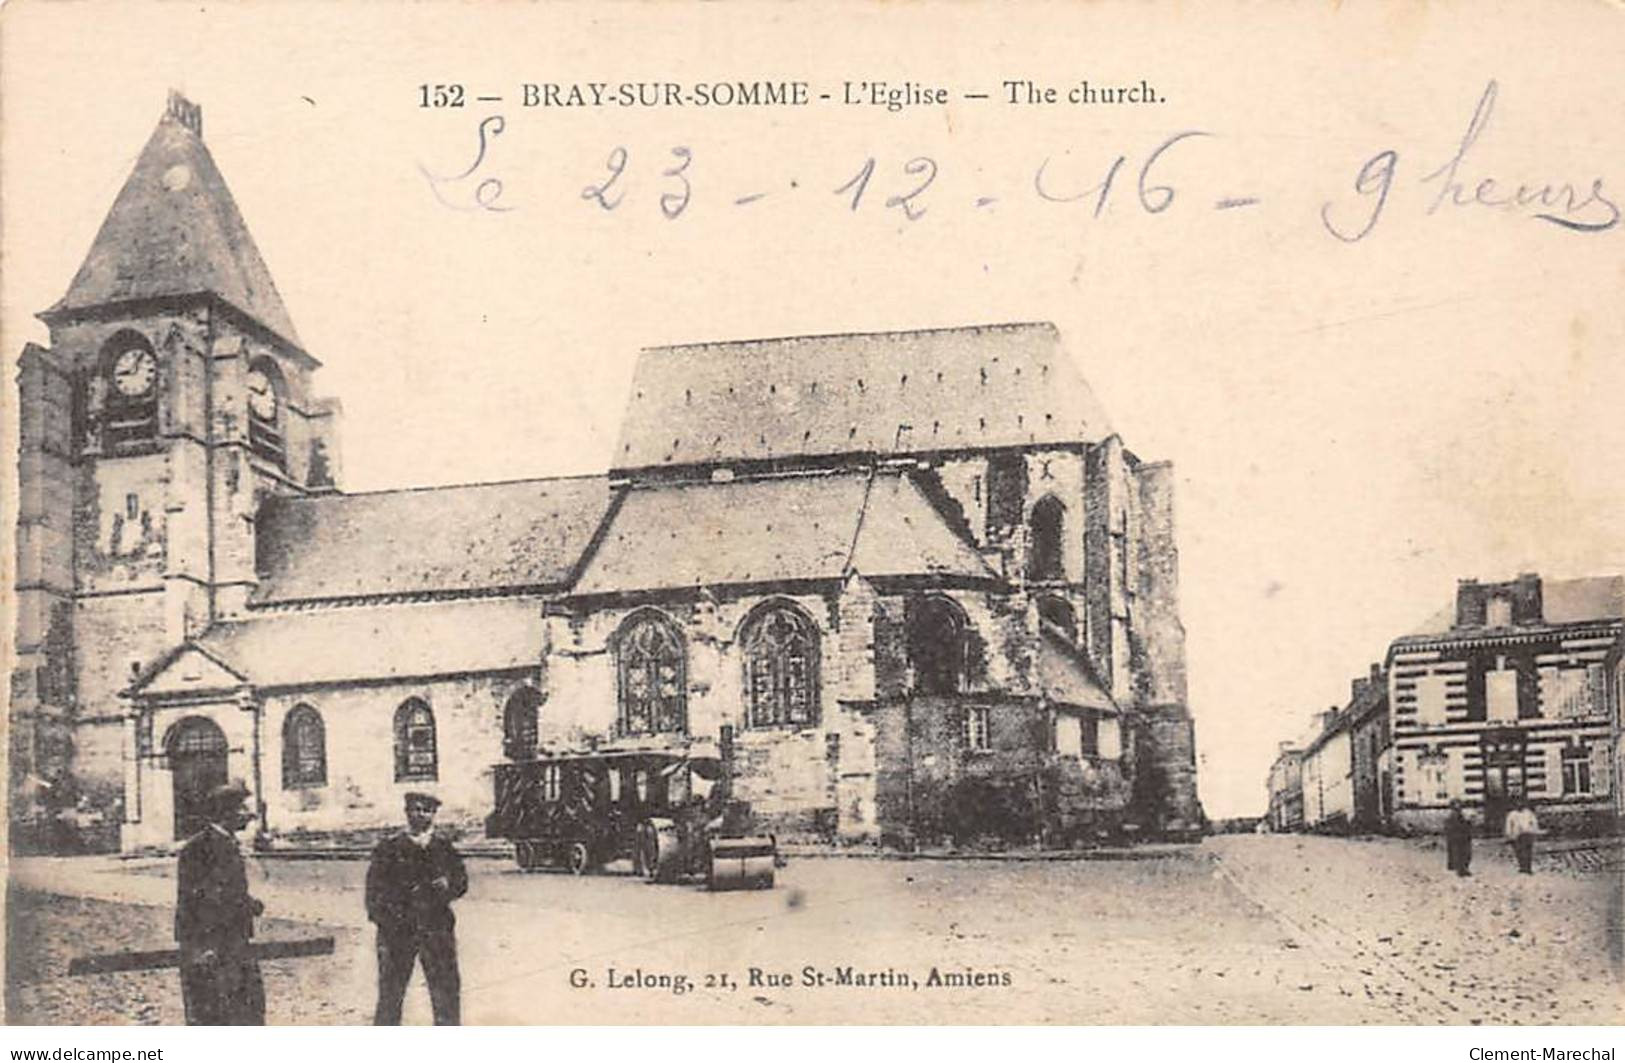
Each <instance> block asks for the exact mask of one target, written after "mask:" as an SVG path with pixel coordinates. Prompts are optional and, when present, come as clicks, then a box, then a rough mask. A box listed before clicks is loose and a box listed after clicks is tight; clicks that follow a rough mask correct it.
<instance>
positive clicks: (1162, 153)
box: [418, 80, 1620, 244]
mask: <svg viewBox="0 0 1625 1063" xmlns="http://www.w3.org/2000/svg"><path fill="white" fill-rule="evenodd" d="M424 88H425V89H426V90H427V89H431V88H432V89H435V90H440V89H447V90H450V89H456V88H457V86H424ZM1498 92H1499V86H1498V85H1497V83H1496V82H1495V81H1493V80H1492V81H1490V82H1489V83H1488V85H1487V86H1486V87H1485V89H1484V91H1483V94H1482V95H1481V96H1480V97H1479V100H1478V105H1477V107H1476V108H1475V110H1474V111H1473V114H1472V117H1471V119H1470V120H1469V121H1468V123H1467V126H1466V129H1465V132H1464V133H1463V134H1462V136H1461V139H1460V141H1459V142H1458V143H1457V144H1456V145H1455V148H1454V151H1453V153H1452V154H1450V155H1449V156H1448V158H1447V159H1445V161H1443V162H1442V163H1440V162H1439V161H1438V157H1435V158H1434V159H1433V160H1432V164H1430V163H1429V162H1427V161H1424V162H1423V163H1421V164H1418V163H1414V162H1412V161H1411V158H1410V155H1409V153H1408V152H1402V151H1401V150H1400V149H1398V148H1392V147H1385V148H1382V149H1381V150H1379V151H1377V152H1375V153H1374V154H1372V155H1371V156H1369V157H1368V158H1366V159H1365V160H1364V161H1363V163H1361V165H1360V166H1359V167H1358V169H1357V170H1356V172H1355V174H1354V180H1353V182H1352V187H1351V188H1350V187H1349V186H1344V187H1345V188H1346V189H1347V190H1345V191H1341V192H1336V193H1334V194H1332V195H1330V196H1328V197H1327V198H1324V199H1321V200H1318V210H1317V211H1316V212H1315V215H1312V216H1311V217H1313V218H1314V220H1318V222H1319V224H1320V228H1321V230H1322V231H1323V232H1325V233H1326V234H1327V235H1329V236H1331V237H1333V238H1335V239H1336V240H1337V241H1339V242H1341V243H1345V244H1358V243H1361V242H1362V241H1365V240H1367V239H1369V238H1370V237H1371V236H1372V235H1373V234H1374V233H1376V232H1377V231H1378V230H1379V228H1380V227H1381V226H1382V223H1383V220H1384V219H1385V217H1388V216H1391V215H1392V214H1393V213H1394V211H1396V210H1397V209H1399V208H1398V204H1399V203H1400V201H1401V199H1402V198H1403V196H1402V193H1403V192H1404V191H1406V190H1412V191H1414V190H1415V189H1417V188H1420V189H1422V191H1423V195H1422V197H1421V201H1420V202H1418V203H1417V204H1416V206H1417V207H1419V208H1420V213H1421V214H1422V215H1423V216H1424V217H1426V216H1435V215H1440V214H1444V213H1464V212H1473V211H1477V212H1481V213H1482V212H1496V213H1499V214H1501V215H1504V216H1509V217H1520V216H1521V217H1525V218H1529V219H1533V220H1537V221H1541V222H1545V223H1548V224H1550V225H1553V226H1556V227H1558V228H1559V229H1561V230H1563V231H1566V232H1571V233H1581V234H1595V233H1602V232H1607V231H1609V230H1612V229H1614V228H1616V227H1618V226H1619V224H1620V207H1619V205H1618V204H1617V203H1616V202H1615V200H1614V199H1613V198H1611V197H1610V195H1609V193H1608V192H1607V191H1606V190H1605V188H1604V181H1603V178H1602V177H1601V176H1597V177H1594V178H1592V179H1590V181H1589V185H1586V184H1585V183H1583V182H1582V183H1579V184H1577V183H1575V182H1572V181H1556V180H1545V181H1539V180H1529V179H1528V178H1527V177H1524V178H1523V179H1522V180H1521V182H1520V181H1518V180H1516V179H1513V178H1506V177H1503V176H1501V175H1499V174H1495V173H1491V172H1487V171H1484V170H1482V169H1480V168H1478V167H1477V166H1476V165H1475V163H1474V161H1473V149H1474V147H1475V145H1477V144H1479V143H1480V142H1481V141H1482V140H1483V138H1484V137H1485V135H1486V132H1487V130H1488V129H1489V126H1490V120H1491V117H1492V116H1493V114H1494V110H1495V102H1496V97H1497V94H1498ZM442 99H443V100H444V101H445V102H443V103H442V102H431V103H426V104H425V106H445V107H458V106H461V102H460V101H461V100H462V96H461V94H460V92H459V93H452V92H450V91H448V92H446V93H445V94H443V95H435V94H433V93H431V94H428V95H426V96H425V100H431V101H439V100H442ZM505 129H506V122H505V119H504V118H503V117H502V116H501V115H491V116H488V117H486V118H484V119H482V120H481V121H480V123H479V126H478V128H477V130H476V131H475V136H474V142H473V143H472V144H471V145H470V147H469V153H470V156H471V159H472V161H469V162H468V163H467V164H466V165H465V166H463V168H462V169H460V170H458V171H456V172H454V173H451V174H449V175H439V174H436V173H434V172H432V171H430V170H429V169H428V168H427V167H425V166H423V165H422V164H420V165H419V167H418V169H419V171H420V172H421V173H422V175H423V177H424V179H425V180H426V182H427V183H428V186H429V189H430V191H431V193H432V194H433V196H434V198H435V199H436V200H438V201H439V202H440V203H441V204H442V205H443V206H446V207H448V208H450V209H453V210H460V211H488V212H501V211H508V210H513V209H516V208H517V207H521V206H530V205H531V203H530V202H520V203H510V202H509V201H508V200H507V199H506V198H505V191H506V184H505V180H504V178H505V176H506V175H505V173H504V171H503V168H502V166H501V165H500V164H499V160H498V159H497V157H496V152H495V151H494V144H495V141H496V139H497V137H498V136H500V135H501V134H502V133H503V132H504V130H505ZM1218 138H1219V134H1217V133H1214V132H1211V131H1208V130H1202V129H1186V130H1181V131H1179V132H1175V133H1173V134H1172V135H1167V136H1163V137H1162V138H1161V139H1160V140H1157V141H1155V142H1153V143H1151V146H1150V147H1149V150H1144V151H1130V152H1120V153H1112V152H1110V151H1103V152H1102V153H1101V156H1100V160H1101V161H1100V165H1099V167H1098V169H1097V168H1093V167H1090V168H1087V169H1079V168H1078V166H1077V165H1076V164H1069V163H1067V162H1065V161H1061V160H1058V159H1057V157H1056V156H1055V155H1046V156H1044V157H1043V158H1042V159H1041V160H1039V161H1038V162H1037V164H1036V165H1035V166H1034V167H1033V169H1032V170H1031V171H1030V172H1031V173H1032V177H1031V180H1030V195H1031V197H1032V198H1031V199H1030V200H1029V202H1036V203H1038V204H1043V205H1050V206H1060V207H1068V206H1071V205H1077V206H1081V207H1082V208H1083V209H1085V210H1087V211H1088V212H1089V216H1090V217H1091V218H1097V219H1098V218H1101V217H1102V216H1104V215H1105V214H1106V213H1107V212H1108V211H1111V210H1112V208H1113V205H1114V204H1121V206H1120V207H1119V208H1118V210H1119V211H1122V210H1127V211H1128V212H1129V214H1130V216H1141V217H1147V216H1149V217H1155V216H1162V215H1169V214H1179V213H1181V212H1183V211H1188V210H1190V209H1210V210H1216V211H1229V212H1239V213H1240V214H1242V215H1245V213H1247V211H1244V210H1243V208H1255V207H1266V206H1269V205H1271V204H1269V202H1268V201H1266V200H1264V199H1263V198H1261V197H1260V196H1257V195H1253V194H1250V193H1251V192H1252V191H1253V189H1252V188H1249V186H1248V181H1247V178H1246V175H1244V174H1231V175H1227V176H1225V177H1223V178H1222V179H1221V178H1219V177H1217V176H1216V175H1214V174H1212V173H1211V172H1209V171H1210V170H1211V163H1210V160H1211V158H1212V156H1211V154H1209V155H1207V156H1205V157H1204V147H1203V145H1204V144H1211V143H1213V142H1214V141H1216V140H1217V139H1218ZM1206 150H1207V151H1209V152H1210V151H1211V149H1206ZM1441 154H1442V153H1441ZM1205 162H1207V163H1209V167H1208V170H1203V169H1201V167H1202V166H1203V164H1204V163H1205ZM818 165H819V167H820V169H821V170H822V171H823V172H822V173H821V174H812V175H803V174H786V175H785V176H786V178H787V180H783V181H778V182H773V183H771V184H770V186H769V187H763V186H762V185H760V184H759V185H757V186H754V187H752V186H741V185H738V184H736V183H733V182H731V181H730V179H729V177H728V172H727V166H726V161H725V160H723V159H721V158H712V157H710V156H708V155H705V154H704V153H702V152H701V151H699V150H696V149H695V148H694V147H692V146H690V145H683V144H675V145H670V146H667V147H664V148H662V149H660V150H657V151H648V152H645V151H644V150H643V149H641V148H639V149H634V148H632V147H628V146H627V145H624V144H620V145H615V146H613V147H611V148H610V150H609V151H608V153H607V154H606V155H604V156H603V161H602V163H601V164H599V166H598V167H596V170H595V169H594V168H592V167H588V168H587V169H585V170H583V171H580V172H581V174H582V177H583V178H584V179H585V183H584V184H583V185H579V186H577V187H578V188H579V193H578V197H577V198H578V200H579V201H580V202H581V203H583V204H585V205H586V206H587V207H588V208H589V209H593V210H596V211H599V212H602V213H610V214H613V213H616V212H618V211H621V208H623V207H628V208H629V209H643V210H657V211H658V215H659V216H660V217H663V218H664V219H666V220H667V221H671V222H676V221H678V220H679V219H682V218H685V217H689V216H691V215H692V214H693V212H694V211H695V210H730V209H742V208H747V207H751V206H752V205H753V204H757V203H760V202H762V201H764V200H768V199H771V198H774V197H777V196H784V195H790V194H797V193H799V194H801V195H807V194H809V193H816V192H817V190H818V189H819V188H820V187H822V188H823V189H824V192H823V193H822V194H823V195H825V196H826V197H828V201H829V202H830V205H831V208H832V209H834V210H837V211H840V212H842V213H846V214H866V215H873V214H876V213H877V212H878V214H879V215H885V214H889V213H891V212H895V213H896V215H900V216H901V218H902V219H903V220H905V221H906V222H909V223H913V222H919V221H921V220H922V219H924V218H926V217H927V216H930V217H933V218H935V217H946V216H949V212H950V211H952V210H955V209H959V210H964V209H965V208H969V209H970V210H973V211H980V212H984V213H988V211H987V208H989V207H993V206H995V205H1000V204H1003V203H1005V202H1008V201H1009V200H1008V199H1007V198H1006V196H1005V195H1004V193H1005V191H1006V190H1004V189H999V188H970V189H965V188H964V187H961V188H960V189H959V190H958V191H956V192H953V193H950V192H948V191H945V190H944V189H943V187H942V182H941V181H940V180H939V178H942V177H944V176H945V175H947V174H948V173H949V172H950V170H952V169H953V164H952V163H948V164H945V163H943V162H940V161H939V160H937V159H935V158H933V157H931V156H929V155H925V154H912V155H906V154H903V153H899V154H898V155H897V156H894V157H891V158H882V157H877V156H875V155H870V156H868V157H866V158H864V159H862V160H861V161H854V162H853V163H851V164H849V166H850V168H844V167H841V166H840V165H839V163H838V160H837V161H835V162H826V163H820V164H818ZM963 172H969V168H968V167H967V168H966V170H965V171H963ZM1193 175H1194V176H1193ZM1413 175H1414V176H1413ZM803 176H805V177H807V178H808V179H807V180H806V181H803V180H801V177H803ZM1221 180H1222V183H1221ZM1331 181H1332V182H1335V178H1334V179H1331ZM1299 183H1300V184H1306V183H1308V182H1299ZM1332 186H1333V184H1332V183H1328V187H1332ZM1311 194H1313V193H1311ZM1044 209H1049V208H1048V206H1046V207H1045V208H1044ZM1278 209H1301V208H1294V207H1292V206H1291V205H1290V203H1288V205H1287V206H1284V207H1279V208H1278ZM1310 223H1311V224H1313V222H1312V221H1311V222H1310Z"/></svg>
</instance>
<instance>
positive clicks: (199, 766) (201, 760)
mask: <svg viewBox="0 0 1625 1063" xmlns="http://www.w3.org/2000/svg"><path fill="white" fill-rule="evenodd" d="M164 747H165V752H166V753H167V754H168V756H169V772H170V781H171V793H172V795H173V800H174V807H175V840H176V841H180V840H181V839H184V838H189V837H191V836H192V835H193V834H196V833H197V832H198V831H200V830H202V829H203V828H204V826H206V825H207V824H208V819H207V818H206V817H205V816H204V812H205V811H206V809H207V800H208V796H209V791H211V790H213V789H214V788H215V787H217V786H220V785H222V784H224V783H225V782H226V781H227V777H228V776H227V772H226V748H227V747H226V735H225V732H224V731H222V730H220V725H219V724H217V723H215V722H214V721H213V720H211V719H209V718H207V717H205V716H188V717H186V718H185V719H184V720H181V721H180V722H178V723H176V724H175V725H174V726H173V727H171V728H170V731H169V735H168V737H167V738H166V739H165V742H164Z"/></svg>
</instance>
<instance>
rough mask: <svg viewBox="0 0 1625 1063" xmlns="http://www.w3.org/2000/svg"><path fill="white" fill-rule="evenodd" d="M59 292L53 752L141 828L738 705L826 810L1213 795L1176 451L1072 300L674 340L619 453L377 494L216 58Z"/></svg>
mask: <svg viewBox="0 0 1625 1063" xmlns="http://www.w3.org/2000/svg"><path fill="white" fill-rule="evenodd" d="M41 316H42V318H43V319H44V320H45V321H46V323H47V324H48V325H49V326H50V329H51V342H50V346H49V347H48V348H44V347H38V346H34V345H30V346H29V347H28V349H27V350H25V351H24V352H23V355H22V358H21V362H20V374H19V388H20V396H21V409H22V412H23V424H22V449H21V454H20V456H19V469H20V483H21V490H22V499H21V500H22V509H21V517H20V525H19V545H18V551H19V568H18V584H17V589H18V602H19V614H18V622H17V625H18V626H17V646H18V651H19V667H18V669H17V671H16V673H15V674H14V676H13V698H12V708H11V712H12V736H13V737H12V741H13V750H12V752H13V760H12V763H13V794H14V798H15V796H16V795H17V794H18V793H19V792H20V789H19V788H20V787H23V786H24V785H25V784H27V785H32V786H35V787H36V788H37V789H42V790H44V791H46V792H51V793H55V794H58V795H68V794H71V795H73V797H74V798H75V799H80V800H83V801H84V802H86V803H88V804H89V805H90V806H91V807H93V808H96V809H100V810H102V811H103V812H104V813H105V814H106V815H107V816H108V817H109V818H110V819H111V820H113V821H116V822H119V823H120V824H121V825H122V831H121V843H122V845H123V846H124V847H125V848H126V849H133V848H140V847H149V846H162V845H167V844H169V843H171V842H172V841H173V839H174V838H175V837H176V836H178V835H180V834H182V833H184V831H185V830H186V829H187V828H188V826H189V825H190V823H191V822H192V820H193V815H194V812H195V804H196V801H197V797H198V795H199V794H200V793H202V792H204V791H206V789H207V788H208V787H209V786H210V785H212V784H213V783H214V782H216V781H219V780H222V779H224V778H226V777H227V776H237V777H241V778H243V779H244V780H245V781H247V783H248V785H249V787H250V789H251V790H252V791H253V794H254V808H255V810H256V813H257V816H258V819H259V825H260V830H261V832H262V833H263V834H264V835H265V836H266V838H267V839H268V840H269V841H270V842H271V843H272V844H299V843H300V842H301V841H302V840H314V839H320V838H322V837H324V836H331V835H334V834H347V833H352V832H359V831H367V830H372V829H377V828H381V827H384V826H387V825H389V824H392V823H393V822H395V820H396V819H397V818H398V815H399V808H400V794H401V792H402V791H404V790H406V789H431V790H435V791H436V792H438V793H439V794H440V796H441V797H442V799H443V800H444V801H445V805H446V808H445V814H446V815H447V816H448V817H449V818H451V819H454V820H460V821H463V822H466V823H470V824H473V823H477V822H478V821H479V820H480V819H481V818H482V817H483V815H484V814H485V813H486V812H487V811H489V802H490V799H491V795H490V767H491V765H492V763H493V762H495V761H497V760H499V759H501V758H503V757H504V756H505V755H527V754H530V753H533V752H535V751H537V750H550V749H566V748H581V747H596V748H601V749H603V748H612V747H622V746H637V745H661V746H673V745H678V746H680V745H682V744H683V743H685V742H688V741H698V740H711V739H715V738H716V737H718V735H719V734H720V733H721V732H722V731H723V730H724V729H725V728H726V729H731V731H732V733H734V734H735V735H736V747H737V749H738V751H739V756H740V763H741V765H742V767H743V777H742V779H741V780H740V782H739V785H738V792H739V794H740V796H742V797H746V798H748V799H749V800H751V802H752V803H753V805H754V807H755V809H756V811H757V812H758V813H760V814H762V815H763V816H765V817H767V818H768V819H769V820H770V821H771V822H773V823H774V824H776V825H777V827H778V828H779V829H780V830H781V831H783V832H785V833H787V834H790V835H795V836H805V837H822V838H841V839H847V840H854V841H877V842H896V843H901V844H914V843H915V842H918V841H926V842H929V841H932V840H934V839H938V838H943V837H948V836H957V837H961V838H963V837H964V836H965V835H967V834H972V835H974V834H978V833H996V834H1003V835H1006V836H1007V837H1012V838H1016V839H1033V838H1040V839H1043V840H1046V841H1050V842H1056V843H1064V842H1067V841H1070V840H1073V839H1076V838H1081V837H1088V836H1091V835H1095V834H1098V833H1099V832H1101V831H1109V830H1115V829H1118V828H1119V827H1123V826H1130V827H1137V828H1140V829H1142V830H1144V831H1146V832H1153V833H1164V834H1175V835H1178V834H1186V833H1190V832H1194V831H1196V830H1198V829H1199V828H1200V825H1201V810H1200V806H1199V803H1198V801H1197V796H1196V782H1195V751H1194V731H1193V726H1192V722H1191V717H1190V713H1189V710H1188V706H1187V699H1186V690H1185V671H1184V632H1183V628H1182V627H1181V624H1180V619H1179V611H1178V582H1177V553H1176V549H1175V540H1174V524H1173V520H1174V518H1173V497H1172V496H1173V477H1172V472H1171V469H1170V467H1169V466H1168V465H1167V464H1166V463H1150V462H1143V461H1141V460H1140V459H1139V458H1137V457H1136V456H1135V455H1134V454H1132V453H1131V452H1130V451H1128V450H1127V449H1126V448H1125V447H1124V445H1123V443H1122V441H1121V440H1120V439H1119V438H1118V436H1117V435H1116V434H1114V433H1113V431H1112V430H1111V428H1110V426H1109V424H1108V422H1107V420H1106V418H1105V415H1104V413H1103V412H1102V410H1101V409H1100V407H1099V405H1098V403H1097V402H1096V401H1095V399H1094V397H1093V395H1092V393H1091V392H1090V389H1089V387H1088V385H1087V384H1086V383H1085V382H1084V381H1083V379H1082V378H1081V376H1080V375H1079V374H1078V373H1077V371H1076V368H1075V366H1074V363H1073V360H1072V358H1071V357H1070V355H1069V354H1068V353H1067V352H1066V350H1065V349H1064V348H1063V347H1062V345H1061V343H1060V340H1059V337H1058V336H1057V334H1056V332H1055V330H1054V329H1053V327H1051V326H1048V325H1038V324H1024V325H997V326H987V327H977V328H965V329H951V330H937V331H923V332H905V333H883V334H870V335H844V336H823V337H799V338H790V339H773V340H757V341H749V342H739V343H715V344H700V345H691V346H679V347H666V348H655V349H650V350H646V351H644V352H642V354H641V356H640V358H639V360H638V364H637V368H636V370H635V374H634V379H633V382H632V394H631V397H630V400H629V403H628V407H627V411H626V416H625V420H624V422H623V426H622V431H621V436H620V440H619V442H618V443H617V447H616V451H615V455H614V459H613V461H612V468H611V469H610V471H609V472H608V473H607V474H605V475H601V476H586V477H571V478H552V479H536V480H525V481H516V482H510V483H497V484H473V485H464V486H456V487H444V488H432V489H420V490H403V491H382V492H372V493H361V494H346V493H343V492H342V491H341V490H340V489H339V487H338V484H339V483H340V463H339V449H338V445H337V434H336V421H337V419H338V415H339V408H338V405H337V403H335V402H333V401H332V400H326V399H321V398H318V397H317V396H316V392H315V390H314V382H313V377H314V374H315V372H316V370H317V369H318V368H319V366H320V363H319V362H318V361H317V359H316V358H315V357H313V356H312V355H311V354H310V353H309V352H307V351H306V350H305V349H304V348H303V347H302V345H301V344H300V341H299V338H298V336H297V334H296V332H295V330H294V327H293V324H292V322H291V320H290V319H289V316H288V314H287V311H286V309H285V308H284V307H283V305H282V302H281V300H280V298H279V297H278V295H277V291H276V287H275V285H274V284H273V282H272V281H271V278H270V274H269V272H268V270H267V269H266V267H265V265H264V263H263V262H262V260H261V258H260V256H259V254H258V252H257V251H256V250H255V247H254V244H253V241H252V239H251V238H250V236H249V234H248V230H247V227H246V225H245V224H244V223H243V221H242V219H241V217H240V215H239V214H238V211H237V208H236V206H235V204H234V203H233V202H232V199H231V195H230V193H229V192H228V191H227V189H226V186H225V183H224V181H223V180H222V179H221V177H220V174H219V173H218V171H217V170H216V169H215V166H214V163H213V161H212V160H211V159H210V157H209V153H208V151H207V150H206V148H205V147H204V144H203V138H202V120H201V114H200V113H199V111H198V109H197V108H196V107H195V106H193V105H191V104H190V103H188V102H187V101H185V100H182V99H180V98H178V97H175V98H172V100H171V102H170V106H169V109H168V112H167V113H166V114H165V116H164V117H163V119H162V121H161V122H160V123H159V125H158V128H157V130H156V131H155V132H154V134H153V136H152V138H151V140H150V141H149V142H148V144H147V146H146V148H145V149H144V150H143V152H142V153H141V156H140V158H139V159H138V161H137V162H136V164H135V167H134V170H133V172H132V173H131V175H130V177H129V179H128V180H127V181H126V183H125V185H124V187H123V190H122V191H121V192H120V193H119V195H118V197H117V199H116V200H115V202H114V204H113V207H112V210H111V212H110V214H109V216H108V218H107V220H106V222H105V223H104V225H103V226H102V229H101V231H100V232H99V233H98V235H97V237H96V239H95V242H94V244H93V246H92V248H91V251H90V253H89V255H88V256H87V258H86V261H85V264H84V266H83V267H82V268H81V269H80V271H79V273H78V275H77V276H76V277H75V278H74V279H73V282H72V283H71V284H70V286H69V290H68V294H67V295H66V296H65V297H64V298H63V299H62V300H61V301H60V302H59V303H58V304H57V305H56V306H54V307H52V308H51V309H50V310H48V311H46V312H45V313H43V314H42V315H41ZM59 800H60V797H59ZM13 807H14V808H19V807H22V805H21V804H18V803H16V802H15V801H14V805H13Z"/></svg>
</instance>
